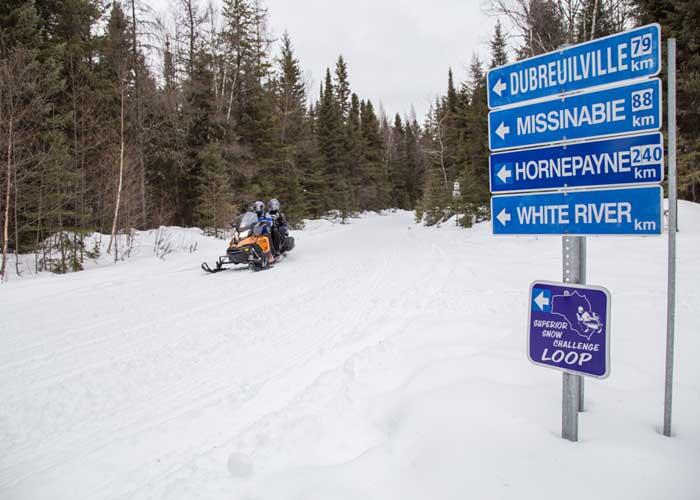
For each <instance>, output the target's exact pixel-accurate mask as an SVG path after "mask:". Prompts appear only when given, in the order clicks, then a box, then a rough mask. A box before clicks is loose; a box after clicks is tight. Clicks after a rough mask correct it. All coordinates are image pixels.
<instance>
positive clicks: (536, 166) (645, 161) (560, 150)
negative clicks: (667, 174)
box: [489, 132, 664, 193]
mask: <svg viewBox="0 0 700 500" xmlns="http://www.w3.org/2000/svg"><path fill="white" fill-rule="evenodd" d="M489 162H490V174H491V192H492V193H506V192H513V191H540V190H546V189H557V188H564V187H569V188H578V187H595V186H605V185H616V184H658V183H659V182H661V181H662V180H663V175H664V146H663V137H662V136H661V134H660V133H658V132H654V133H651V134H645V135H637V136H629V137H621V138H617V139H605V140H602V141H595V142H583V143H578V144H569V145H566V146H553V147H546V148H536V149H526V150H519V151H508V152H506V153H495V154H492V155H491V157H490V159H489Z"/></svg>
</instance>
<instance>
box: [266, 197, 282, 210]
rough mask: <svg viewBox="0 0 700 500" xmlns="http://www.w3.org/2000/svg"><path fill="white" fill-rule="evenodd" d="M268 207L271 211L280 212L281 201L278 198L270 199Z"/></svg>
mask: <svg viewBox="0 0 700 500" xmlns="http://www.w3.org/2000/svg"><path fill="white" fill-rule="evenodd" d="M267 209H268V210H269V211H270V212H279V211H280V201H279V200H278V199H277V198H272V199H271V200H270V201H268V202H267Z"/></svg>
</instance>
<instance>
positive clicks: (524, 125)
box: [489, 79, 661, 151]
mask: <svg viewBox="0 0 700 500" xmlns="http://www.w3.org/2000/svg"><path fill="white" fill-rule="evenodd" d="M660 127H661V82H660V81H659V80H658V79H653V80H647V81H644V82H641V83H633V84H629V85H625V86H623V87H613V88H608V89H604V90H598V91H595V92H588V93H585V94H577V95H574V96H569V97H563V98H559V99H553V100H549V101H544V102H538V103H535V104H528V105H525V106H520V107H517V108H507V109H503V110H498V111H491V112H490V113H489V147H490V148H491V150H492V151H495V150H501V149H511V148H517V147H522V146H537V145H540V144H552V143H559V142H564V141H572V140H576V139H589V138H596V137H608V136H613V135H622V134H628V133H635V132H648V131H653V130H658V129H659V128H660Z"/></svg>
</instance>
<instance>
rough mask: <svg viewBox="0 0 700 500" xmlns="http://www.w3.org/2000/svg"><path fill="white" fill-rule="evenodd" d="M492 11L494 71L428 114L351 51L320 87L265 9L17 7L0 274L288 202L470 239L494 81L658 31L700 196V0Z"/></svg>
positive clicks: (451, 82)
mask: <svg viewBox="0 0 700 500" xmlns="http://www.w3.org/2000/svg"><path fill="white" fill-rule="evenodd" d="M488 10H489V13H491V14H492V15H493V16H496V17H497V18H498V22H497V23H496V27H495V30H494V32H493V33H490V34H489V37H490V40H491V41H490V44H489V58H488V60H485V61H484V60H480V59H479V57H477V56H476V55H475V56H473V57H472V59H471V63H470V65H469V68H468V72H467V74H468V76H467V78H466V80H465V81H463V82H456V81H455V79H454V77H453V72H452V69H450V68H445V89H444V90H443V92H442V93H441V95H440V96H438V97H437V98H436V99H435V102H434V103H433V104H432V106H431V108H430V111H429V112H428V113H427V115H426V116H425V117H422V118H421V119H420V121H419V119H418V118H417V117H416V116H415V113H408V114H406V113H404V111H405V110H390V111H389V112H387V111H385V110H383V109H382V107H381V105H380V103H376V102H375V103H373V102H371V101H370V100H369V99H366V98H363V96H358V95H357V94H356V93H354V92H353V91H352V85H351V82H352V68H351V67H350V66H349V64H348V63H347V62H346V60H345V59H344V58H343V55H342V53H339V54H338V57H337V59H336V60H335V61H329V62H328V69H327V70H326V72H325V74H324V75H319V76H321V77H322V78H321V81H320V85H319V87H320V88H319V90H318V92H313V93H311V91H310V89H309V85H308V82H306V81H305V79H304V67H303V61H300V59H299V58H298V57H297V54H296V53H295V50H294V43H293V36H294V34H293V33H282V34H277V35H276V34H273V33H272V32H271V30H270V28H269V19H268V16H269V13H268V11H267V9H266V7H265V5H264V4H263V2H262V0H223V2H222V3H221V5H219V6H216V5H215V4H212V3H205V2H204V0H177V1H173V2H172V4H171V6H170V12H169V15H168V17H167V19H166V20H164V19H160V18H158V16H156V15H155V14H153V12H151V11H150V10H149V9H148V8H147V7H145V6H144V5H142V4H140V3H139V2H138V1H137V0H122V1H115V2H112V3H108V2H103V1H102V0H51V1H49V0H3V2H2V3H0V195H1V196H0V223H1V224H2V228H1V233H0V236H1V241H2V265H1V267H0V274H2V276H3V277H5V276H6V274H7V267H8V265H9V264H8V263H9V259H8V256H9V255H10V254H12V253H15V254H18V253H25V254H27V253H34V254H35V255H36V261H37V266H36V267H37V271H41V270H46V271H52V272H56V273H64V272H69V271H77V270H80V269H82V265H83V262H84V261H85V259H87V258H90V257H91V253H92V252H93V250H92V249H90V248H86V246H85V244H84V238H85V236H86V235H88V234H90V233H93V232H95V231H99V232H101V233H104V234H106V235H110V245H109V247H110V248H109V252H110V253H113V255H114V259H115V260H116V259H119V258H122V257H121V255H120V252H122V251H123V249H121V248H119V245H118V242H119V241H122V240H120V239H119V238H117V236H118V235H122V236H123V235H126V236H127V238H128V235H129V234H132V232H133V231H134V230H138V229H148V228H154V227H159V226H163V225H166V226H167V225H179V226H197V227H201V228H203V229H205V230H207V231H213V232H216V228H221V227H226V226H227V225H228V224H229V223H230V221H231V219H232V216H233V214H234V213H237V212H238V211H239V210H241V209H244V208H245V207H247V206H248V205H249V204H250V203H251V202H252V201H254V200H256V199H265V200H266V199H269V198H270V197H272V196H274V197H277V198H279V199H280V200H282V203H283V205H284V211H285V213H286V215H287V217H288V218H289V220H290V221H291V223H292V224H294V225H295V226H297V227H298V226H300V225H301V224H302V223H303V222H302V221H303V220H304V219H308V218H319V217H332V218H334V219H337V220H338V221H340V222H344V221H345V220H346V219H347V218H349V217H352V216H353V215H355V214H358V213H361V212H363V211H376V212H380V211H382V210H387V209H404V210H415V213H416V220H417V221H418V222H422V223H424V224H427V225H434V224H439V223H441V222H443V221H445V220H447V219H448V218H450V217H452V216H454V215H458V217H457V221H458V223H459V224H460V225H463V226H465V227H469V226H471V225H472V224H474V223H475V222H478V221H482V220H486V219H488V218H489V216H490V214H489V213H488V205H489V203H488V202H489V197H490V194H489V187H488V137H487V115H488V108H487V105H486V87H485V74H486V71H487V70H488V68H490V67H494V66H498V65H502V64H505V63H507V62H509V61H511V60H514V59H520V58H525V57H531V56H533V55H537V54H540V53H543V52H547V51H550V50H554V49H556V48H558V47H560V46H561V45H562V44H565V43H578V42H581V41H585V40H589V39H591V38H596V37H600V36H605V35H608V34H611V33H615V32H618V31H621V30H624V29H626V28H629V27H631V26H634V25H641V24H647V23H651V22H658V23H660V24H661V26H662V30H663V31H662V33H663V37H664V39H666V38H668V37H676V38H677V40H678V50H679V52H678V64H679V74H678V85H679V86H678V107H679V117H678V125H679V191H680V192H679V195H680V197H681V198H684V199H688V200H692V201H700V127H698V126H697V123H699V122H700V2H697V1H696V0H491V2H490V3H489V5H488ZM458 42H459V41H458V40H455V43H458ZM467 50H468V49H467ZM339 52H342V49H339ZM475 53H476V52H475ZM465 59H469V53H467V54H465ZM455 64H459V61H455ZM417 71H418V72H420V68H417ZM662 77H664V78H665V75H664V74H662ZM410 105H411V103H406V107H407V109H410ZM397 111H398V112H397ZM664 121H665V120H664ZM454 182H459V183H460V186H461V189H460V192H459V195H458V196H453V184H454ZM112 241H113V242H114V244H112ZM57 254H58V257H56V255H57ZM15 261H16V259H15ZM17 272H18V273H20V270H19V269H17Z"/></svg>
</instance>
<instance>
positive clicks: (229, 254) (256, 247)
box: [202, 212, 276, 273]
mask: <svg viewBox="0 0 700 500" xmlns="http://www.w3.org/2000/svg"><path fill="white" fill-rule="evenodd" d="M270 221H271V219H262V220H260V219H258V216H257V214H255V212H246V213H244V214H243V215H241V216H240V218H239V220H238V224H236V225H235V227H234V230H233V238H231V241H230V242H229V244H228V248H227V249H226V255H223V256H221V257H219V260H218V261H217V262H216V265H215V267H214V268H213V269H212V268H211V267H209V265H208V264H207V263H206V262H204V263H203V264H202V269H203V270H204V271H206V272H208V273H218V272H219V271H223V270H224V269H225V266H233V265H237V264H245V265H247V266H248V267H250V268H251V269H253V270H254V271H262V270H263V269H267V268H269V267H270V264H272V263H273V262H275V260H276V258H275V256H274V254H273V251H272V236H271V234H272V224H271V222H270Z"/></svg>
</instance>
